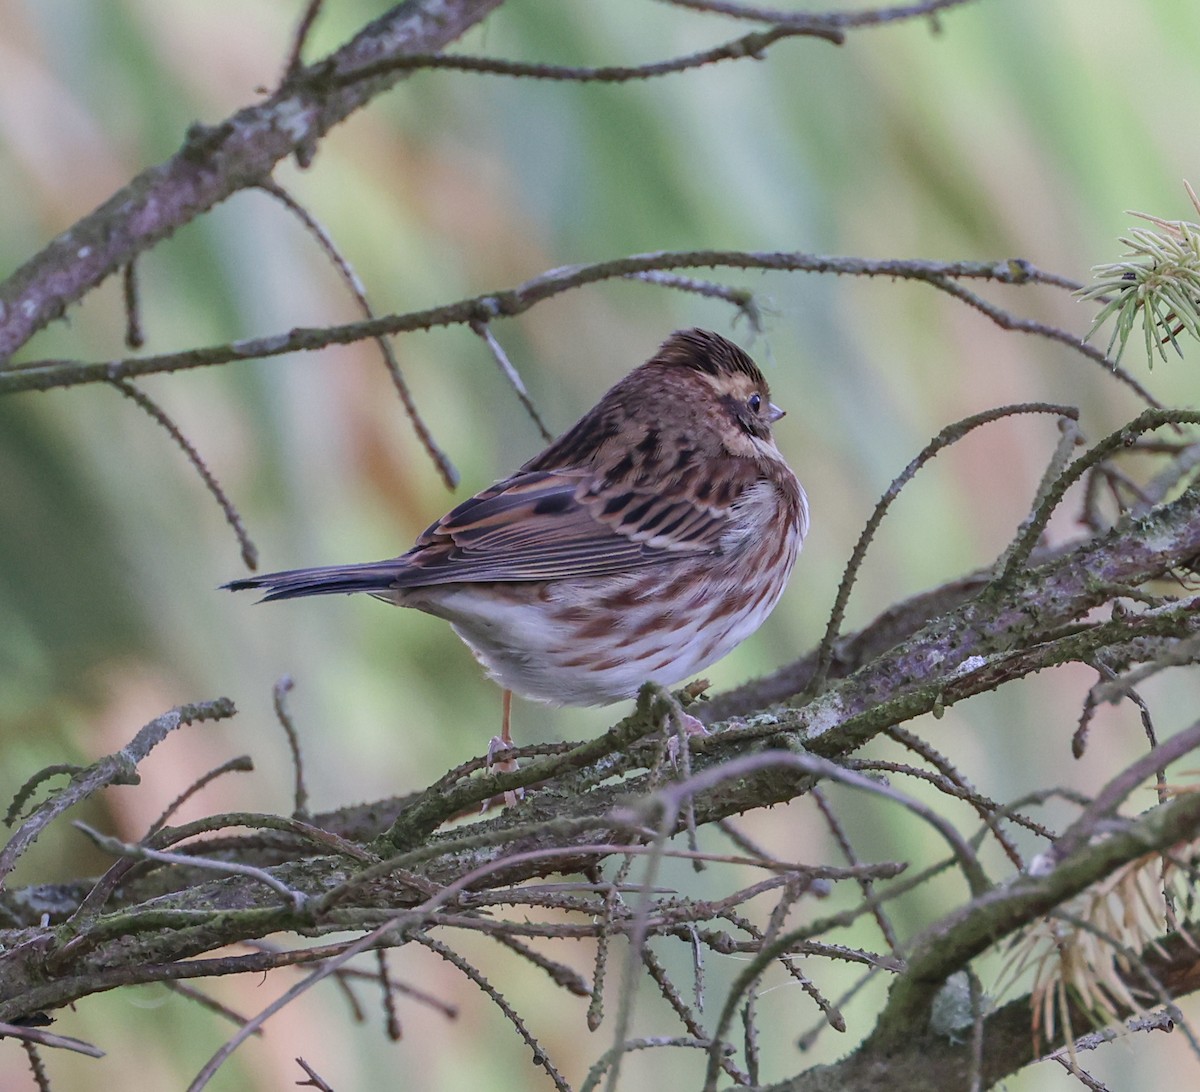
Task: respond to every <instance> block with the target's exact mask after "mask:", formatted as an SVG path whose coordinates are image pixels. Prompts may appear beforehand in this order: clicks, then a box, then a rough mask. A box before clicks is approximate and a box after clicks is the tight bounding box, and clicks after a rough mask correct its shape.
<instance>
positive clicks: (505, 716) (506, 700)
mask: <svg viewBox="0 0 1200 1092" xmlns="http://www.w3.org/2000/svg"><path fill="white" fill-rule="evenodd" d="M501 709H502V712H501V715H500V734H499V735H498V736H492V739H491V742H490V743H489V744H488V749H487V764H488V770H489V771H491V772H495V773H512V772H513V771H514V770H517V769H519V768H520V767H519V766H518V764H517V760H516V759H515V758H497V757H496V756H497V755H498V754H503V753H504V752H506V751H508V750H510V749H511V748H512V745H513V741H512V732H511V730H510V729H511V726H512V691H511V690H505V691H504V697H503V698H502V699H501ZM524 797H525V790H524V789H516V790H515V791H514V790H512V789H510V790H509V791H508V792H506V793H505V794H504V803H505V806H506V807H510V808H511V807H512V806H513V805H514V804H515V803H516V802H517V801H518V800H522V799H524ZM493 803H494V801H493V800H490V799H489V800H485V801H484V802H483V807H482V808H481V809H480V810H481V811H487V810H488V808H490V807H491V806H492V805H493Z"/></svg>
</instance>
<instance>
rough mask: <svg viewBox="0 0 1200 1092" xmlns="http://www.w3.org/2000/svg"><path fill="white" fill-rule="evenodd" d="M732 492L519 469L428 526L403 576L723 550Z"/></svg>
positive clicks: (426, 577) (584, 570)
mask: <svg viewBox="0 0 1200 1092" xmlns="http://www.w3.org/2000/svg"><path fill="white" fill-rule="evenodd" d="M739 484H742V485H745V486H748V485H750V484H752V483H751V482H750V481H747V482H746V483H739ZM736 492H740V491H735V493H736ZM729 501H730V503H728V504H726V505H723V506H720V507H718V506H715V505H713V504H711V503H703V502H701V501H699V500H697V498H696V497H695V496H694V495H692V491H691V490H689V489H675V490H671V489H666V490H655V491H651V490H649V489H646V488H640V489H639V488H637V487H636V486H630V485H629V484H628V483H620V482H603V483H595V482H593V481H591V480H590V479H589V475H588V474H587V473H586V472H584V471H572V470H561V471H549V472H547V471H525V472H520V473H517V474H515V475H513V476H512V477H511V478H507V479H505V480H504V481H502V482H499V483H497V484H496V485H494V486H492V487H491V488H489V489H485V490H484V491H483V492H481V493H479V494H477V495H476V496H474V497H472V498H471V499H470V500H467V501H464V502H463V503H462V504H460V505H459V506H458V507H457V508H455V509H454V510H453V511H451V512H449V513H448V514H447V515H445V516H444V517H442V519H440V520H439V521H438V522H437V523H435V524H433V526H431V527H430V528H429V529H428V530H427V531H425V533H424V534H422V535H421V537H420V538H419V539H418V540H417V545H416V546H415V547H414V548H413V550H412V551H411V552H410V553H408V554H407V555H405V557H404V559H403V560H404V561H405V562H407V563H408V564H407V565H405V566H404V567H403V568H402V569H401V570H400V571H399V572H398V574H397V580H396V586H397V587H418V586H422V585H426V584H444V583H456V582H459V581H462V582H469V583H474V582H480V581H522V580H560V579H569V578H571V577H579V576H603V575H608V574H615V573H623V572H628V571H630V570H632V569H638V568H641V567H643V566H648V565H656V564H660V563H662V562H664V561H669V560H671V559H673V558H678V557H680V556H682V555H687V554H715V553H719V552H720V548H721V538H722V535H723V534H724V533H725V532H726V531H727V530H728V529H729V527H730V521H731V520H732V519H733V518H734V515H735V511H734V503H735V502H736V496H735V495H732V496H729Z"/></svg>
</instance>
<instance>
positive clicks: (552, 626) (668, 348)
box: [225, 330, 808, 743]
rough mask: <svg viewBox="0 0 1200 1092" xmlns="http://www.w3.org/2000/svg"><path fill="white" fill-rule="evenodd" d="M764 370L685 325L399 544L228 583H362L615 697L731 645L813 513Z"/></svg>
mask: <svg viewBox="0 0 1200 1092" xmlns="http://www.w3.org/2000/svg"><path fill="white" fill-rule="evenodd" d="M782 416H783V410H781V409H779V408H778V407H776V406H774V405H772V403H771V397H770V391H769V390H768V388H767V381H766V380H765V379H764V378H763V375H762V373H761V372H760V371H759V370H758V367H757V366H756V365H755V363H754V361H753V360H751V359H750V357H749V356H747V355H746V353H744V352H743V351H742V350H741V349H739V348H738V347H737V346H736V345H734V344H733V343H732V342H731V341H728V340H726V339H725V338H723V337H721V336H720V335H719V334H714V333H712V332H710V331H707V330H684V331H680V332H677V333H675V334H672V335H671V336H670V337H669V338H668V339H667V340H666V341H665V342H664V343H663V345H662V347H661V348H660V349H659V350H658V352H657V353H656V354H655V355H654V356H653V357H652V358H651V359H650V360H649V361H647V362H646V363H645V364H643V365H642V366H641V367H640V368H637V369H635V370H634V371H633V372H631V373H630V374H629V375H627V376H626V377H625V378H624V379H622V380H621V381H620V382H619V383H617V384H616V386H614V387H613V388H612V389H611V390H610V391H609V392H608V393H607V394H606V395H605V396H604V397H603V398H601V399H600V402H599V404H598V405H596V406H595V408H594V409H592V410H591V411H589V412H588V413H587V414H585V415H584V416H583V418H581V419H580V421H579V422H578V423H577V424H576V425H575V426H574V427H573V428H571V429H570V430H569V431H567V432H566V433H565V434H564V435H562V436H561V437H560V438H559V439H558V440H556V441H555V442H554V443H552V444H551V445H550V446H549V447H548V448H546V450H545V451H543V452H542V453H541V454H540V455H537V456H535V457H534V458H533V459H531V460H530V461H529V462H527V463H526V464H525V465H524V466H523V467H521V469H520V470H518V471H517V472H516V473H515V474H513V475H511V476H510V477H508V478H505V479H504V480H503V481H500V482H497V483H496V484H495V485H492V486H489V487H488V488H487V489H484V490H483V491H482V492H480V493H477V494H476V495H475V496H473V497H471V499H470V500H467V501H464V502H463V503H462V504H460V505H459V506H458V507H457V508H455V509H454V510H453V511H451V512H449V513H448V514H447V515H445V516H443V517H442V518H441V519H440V520H438V521H437V522H436V523H434V524H433V525H432V526H431V527H429V528H428V530H426V531H425V532H424V533H423V534H422V535H421V536H420V538H418V539H417V542H416V545H415V546H413V548H412V549H411V550H409V551H408V553H406V554H404V555H402V556H401V557H396V558H392V559H390V560H388V561H376V562H371V563H368V564H362V565H336V566H333V567H331V568H318V569H296V570H293V571H291V572H281V573H268V574H266V575H264V576H254V577H250V578H248V579H246V580H235V581H233V582H232V583H230V584H227V585H225V586H226V587H227V588H231V589H233V590H241V589H243V588H256V589H259V590H261V591H265V592H266V595H264V597H263V599H264V601H266V600H272V599H291V598H293V597H295V596H303V595H329V594H333V593H337V592H367V593H368V594H370V595H373V596H375V597H376V598H377V599H382V600H384V601H385V602H388V603H392V604H395V605H397V606H402V607H416V608H417V610H422V611H425V612H426V613H427V614H432V615H436V616H437V617H439V618H445V619H446V620H447V621H448V622H449V623H450V624H451V626H453V627H454V632H455V633H457V634H458V636H459V637H461V638H462V640H463V641H465V642H466V644H467V645H468V646H469V647H470V649H471V651H472V652H474V654H475V656H476V658H477V659H478V660H479V661H480V662H481V663H482V664H483V665H484V667H485V668H486V669H487V671H488V673H489V674H490V675H491V676H492V678H494V679H495V680H496V681H497V682H498V683H499V684H500V685H501V686H502V687H503V688H504V689H505V692H506V693H505V718H504V734H503V736H502V739H503V741H504V742H506V743H507V742H508V738H509V737H508V708H509V694H508V692H509V691H516V692H517V693H518V694H521V695H523V696H525V697H528V698H535V699H538V700H540V701H546V702H551V703H553V704H556V705H607V704H608V703H610V702H614V701H619V700H621V699H622V698H629V697H632V696H633V695H635V694H636V693H637V691H638V689H639V688H640V687H641V685H642V684H643V683H645V682H647V681H649V680H652V681H654V682H657V683H661V684H663V685H664V686H671V685H673V684H675V683H678V682H681V681H683V680H684V679H686V678H688V677H690V676H692V675H694V674H695V673H696V672H698V671H701V670H702V669H703V668H705V667H707V666H708V665H709V664H711V663H713V662H714V661H715V660H718V659H720V658H721V657H722V656H724V655H725V654H726V653H727V652H729V651H730V650H731V649H733V648H734V647H735V646H736V645H737V644H739V643H740V642H741V641H743V640H744V639H745V638H746V637H748V636H749V635H750V634H751V633H753V632H754V631H755V630H756V629H758V627H759V626H760V625H761V624H762V622H763V620H764V619H765V618H766V617H767V615H768V614H770V612H771V610H772V609H773V608H774V606H775V604H776V602H778V600H779V597H780V595H781V594H782V593H783V589H784V585H785V584H786V583H787V579H788V576H789V575H790V573H791V571H792V566H793V565H794V564H795V561H796V555H797V554H798V553H799V551H800V546H801V543H802V542H803V541H804V535H805V533H806V532H807V530H808V501H807V499H806V497H805V495H804V490H803V489H802V488H801V486H800V483H799V482H798V481H797V480H796V475H795V474H793V473H792V471H791V468H790V467H789V466H788V464H787V463H786V462H785V461H784V459H783V456H782V455H780V453H779V450H778V448H776V446H775V441H774V439H773V438H772V436H771V425H772V423H773V422H775V421H777V420H779V418H780V417H782Z"/></svg>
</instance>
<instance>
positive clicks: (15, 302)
mask: <svg viewBox="0 0 1200 1092" xmlns="http://www.w3.org/2000/svg"><path fill="white" fill-rule="evenodd" d="M500 3H502V0H410V2H409V3H405V4H400V5H397V6H396V7H394V8H393V9H392V10H391V11H389V12H388V13H387V14H385V15H383V16H381V17H380V18H379V19H377V20H376V21H375V22H374V23H372V24H370V25H369V26H367V27H366V28H364V29H363V30H362V31H361V32H360V33H359V34H358V35H356V36H355V37H354V38H353V39H352V40H351V41H350V42H348V43H347V44H346V45H344V46H343V47H342V48H341V49H339V50H337V51H336V52H334V53H333V54H331V55H330V56H329V57H328V58H326V59H325V60H324V61H322V62H318V63H320V64H321V65H323V66H324V68H325V70H326V71H331V72H334V73H337V72H340V71H342V70H343V69H360V68H363V67H364V66H366V65H371V64H377V63H379V62H380V61H383V60H386V59H388V58H393V57H401V56H405V55H407V54H411V53H432V52H435V51H437V50H439V49H441V48H442V47H443V46H445V45H447V44H448V43H449V42H452V41H454V40H455V39H456V38H458V37H459V36H460V35H462V34H463V32H464V31H466V30H467V29H468V28H470V27H471V26H474V25H475V24H476V23H478V22H480V21H481V20H482V19H483V18H484V17H485V16H486V15H487V14H488V13H489V12H491V11H492V10H493V9H494V8H496V7H498V6H499V4H500ZM305 72H306V69H303V68H301V69H300V70H299V71H297V72H295V73H293V74H292V75H291V77H290V78H288V79H287V80H285V82H284V83H283V84H282V85H281V86H280V87H279V88H278V89H277V90H276V91H274V92H273V93H272V94H271V95H269V96H268V97H267V98H266V99H265V100H264V101H263V102H261V103H259V104H257V105H255V106H248V107H246V108H245V109H243V110H239V111H238V112H237V113H236V114H234V115H233V116H232V117H230V118H227V119H226V120H225V121H223V122H221V123H219V124H217V125H214V126H205V125H200V124H197V125H195V126H193V127H192V129H191V130H190V131H189V133H188V135H187V138H186V140H185V141H184V143H183V146H182V147H181V148H180V149H179V151H178V152H176V153H175V155H173V156H172V157H171V158H170V159H168V160H167V161H166V162H165V163H161V164H159V165H158V166H156V167H151V168H150V169H149V170H146V171H143V172H142V173H141V174H140V175H138V176H137V177H136V178H135V179H133V181H132V182H130V183H129V185H127V186H125V187H123V188H122V189H120V190H118V191H117V192H116V193H115V194H113V196H112V197H110V198H109V199H108V200H107V201H106V202H105V203H104V204H103V205H101V206H100V207H99V208H98V209H96V211H95V212H93V213H91V214H90V215H88V216H86V217H84V218H83V219H82V220H80V221H79V222H78V223H76V224H75V225H74V226H73V227H71V228H70V229H69V230H68V231H66V232H64V233H63V234H62V235H60V236H59V237H58V238H57V239H55V240H54V241H53V242H51V243H50V244H49V245H48V246H47V247H46V248H45V249H43V250H42V251H41V252H40V253H38V254H36V255H35V256H34V257H33V258H31V259H30V260H29V261H28V262H26V263H25V264H24V265H23V266H21V268H20V269H18V270H17V271H16V272H15V273H13V274H12V276H10V277H9V278H8V279H7V280H6V281H5V282H4V283H3V284H0V365H3V363H4V362H5V361H6V360H8V359H9V357H11V356H12V354H13V353H15V352H16V351H17V349H19V348H20V347H21V346H22V345H24V344H25V342H26V341H28V340H29V338H30V337H31V336H32V335H33V334H34V333H36V332H37V331H38V330H40V329H41V328H42V327H44V326H45V325H46V324H47V323H49V322H51V321H52V320H54V319H56V318H59V317H61V316H62V314H63V313H64V312H65V310H66V308H67V307H68V306H69V305H70V304H72V303H74V302H75V301H76V300H78V299H80V298H81V297H82V296H83V295H84V294H86V293H87V292H88V291H89V290H90V289H92V288H94V287H95V286H96V285H97V284H99V283H100V282H101V281H102V280H104V279H105V278H106V277H108V276H109V275H110V274H112V273H115V272H117V271H118V270H119V269H121V268H122V267H124V266H126V265H128V264H129V263H130V262H131V261H133V259H134V258H136V257H137V256H138V255H139V254H141V253H142V252H143V251H145V250H148V249H149V248H150V247H152V246H153V245H154V244H155V243H157V242H159V241H160V240H162V239H165V238H166V237H167V236H169V235H171V234H172V233H173V232H175V231H177V230H178V229H179V228H180V227H182V226H183V225H184V224H186V223H189V222H190V221H192V220H194V219H195V218H196V217H197V216H199V215H201V214H202V213H204V212H207V211H208V210H209V209H210V208H212V207H213V206H214V205H216V204H218V203H219V202H221V201H223V200H225V198H227V197H229V196H230V195H231V194H233V193H236V192H237V191H238V190H241V189H245V188H247V187H250V186H256V185H258V184H260V183H262V182H263V181H265V180H266V179H267V178H268V177H269V176H270V174H271V171H272V170H273V169H274V167H275V164H276V163H278V162H279V161H280V160H281V159H284V158H286V157H287V156H289V155H292V154H294V153H299V154H301V155H302V156H303V157H306V158H307V157H310V156H311V152H312V149H313V148H314V147H315V146H316V143H317V142H318V141H319V140H320V138H321V137H322V136H324V135H325V133H327V132H328V131H329V130H330V129H331V128H333V126H335V125H336V124H337V123H338V122H340V121H343V120H345V119H346V118H347V117H348V116H349V115H350V114H352V113H353V112H354V111H355V110H357V109H358V108H359V107H361V106H363V105H365V104H366V103H367V102H369V101H370V100H371V99H372V98H374V97H375V96H376V95H379V94H381V93H382V92H384V91H386V90H387V89H388V88H389V87H391V86H392V85H393V84H395V83H396V82H397V81H399V80H400V79H402V78H404V76H406V75H407V74H408V73H407V72H405V71H395V72H385V73H382V74H380V75H378V76H377V77H375V78H374V79H370V80H362V81H355V82H354V83H352V84H350V85H348V86H341V87H338V86H332V85H326V86H323V87H320V88H319V89H318V87H316V86H314V85H313V83H312V82H311V81H308V80H306V79H305V78H304V73H305Z"/></svg>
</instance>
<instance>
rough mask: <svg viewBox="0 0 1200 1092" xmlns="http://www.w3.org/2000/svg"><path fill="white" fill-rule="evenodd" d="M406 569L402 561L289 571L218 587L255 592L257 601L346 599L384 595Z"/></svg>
mask: <svg viewBox="0 0 1200 1092" xmlns="http://www.w3.org/2000/svg"><path fill="white" fill-rule="evenodd" d="M405 568H406V566H405V564H404V563H403V562H402V561H399V560H396V559H393V560H391V561H373V562H370V563H369V564H366V565H333V566H330V567H329V568H324V569H292V570H290V571H289V572H284V573H264V574H263V575H262V576H250V577H247V578H246V579H244V580H231V581H230V582H229V583H228V584H222V585H221V587H223V588H228V589H229V590H230V591H246V590H247V589H251V588H252V589H254V590H255V591H261V592H265V593H266V594H265V595H264V596H263V597H262V599H260V600H259V602H261V603H269V602H271V600H273V599H298V598H299V597H300V596H303V595H342V594H345V595H349V594H350V593H351V592H384V591H387V590H388V589H389V588H391V587H392V586H393V585H394V584H395V583H396V578H397V577H398V576H399V575H400V573H401V572H402V571H403V570H404V569H405Z"/></svg>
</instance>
